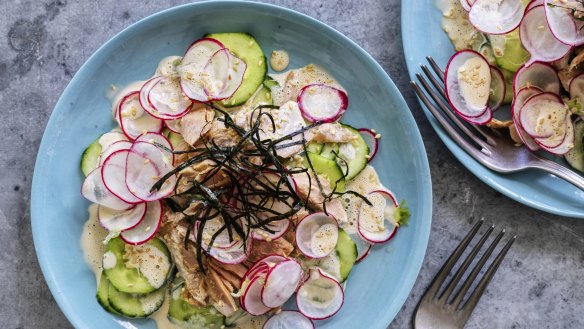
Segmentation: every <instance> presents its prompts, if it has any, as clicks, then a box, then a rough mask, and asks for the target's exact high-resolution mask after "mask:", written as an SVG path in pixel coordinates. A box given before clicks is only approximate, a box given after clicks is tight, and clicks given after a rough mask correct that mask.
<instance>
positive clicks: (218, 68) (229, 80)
mask: <svg viewBox="0 0 584 329" xmlns="http://www.w3.org/2000/svg"><path fill="white" fill-rule="evenodd" d="M246 69H247V65H246V64H245V62H244V61H243V60H241V59H240V58H238V57H235V56H234V55H233V54H231V53H230V52H229V50H227V49H220V50H218V51H217V52H215V54H213V56H211V58H210V59H209V62H208V63H207V65H205V79H203V88H204V90H205V93H206V94H207V98H208V100H222V99H225V98H229V97H231V96H232V95H233V94H234V93H235V92H236V91H237V89H238V88H239V86H240V85H241V83H242V82H243V75H244V74H245V70H246Z"/></svg>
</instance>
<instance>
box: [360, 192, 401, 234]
mask: <svg viewBox="0 0 584 329" xmlns="http://www.w3.org/2000/svg"><path fill="white" fill-rule="evenodd" d="M367 199H368V200H369V201H370V202H371V204H372V205H371V206H369V205H368V204H366V203H364V202H363V203H362V204H361V207H360V208H359V217H358V218H357V229H358V230H359V234H361V236H362V237H363V239H365V240H367V241H369V242H371V243H383V242H387V241H389V240H390V239H391V238H392V237H393V236H394V235H395V233H396V232H397V228H398V226H397V225H396V223H395V222H394V219H393V214H394V211H395V210H396V209H397V208H398V206H399V205H398V203H397V201H396V199H395V197H394V196H393V194H392V193H391V192H390V191H388V190H375V191H372V192H369V193H368V194H367Z"/></svg>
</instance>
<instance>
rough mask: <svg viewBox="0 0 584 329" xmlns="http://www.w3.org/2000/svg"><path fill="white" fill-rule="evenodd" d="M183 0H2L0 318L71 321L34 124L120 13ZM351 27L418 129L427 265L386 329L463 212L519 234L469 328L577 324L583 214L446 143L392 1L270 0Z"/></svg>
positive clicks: (458, 231) (459, 232)
mask: <svg viewBox="0 0 584 329" xmlns="http://www.w3.org/2000/svg"><path fill="white" fill-rule="evenodd" d="M184 2H188V1H179V0H172V1H156V0H150V1H137V0H127V1H115V0H101V1H88V0H84V1H73V0H56V1H53V0H40V1H33V0H2V1H0V17H1V18H0V113H1V114H2V119H1V120H0V129H1V131H2V135H1V136H2V138H3V142H2V143H0V173H1V174H0V186H2V187H3V188H2V189H0V328H9V329H16V328H49V329H52V328H69V327H70V324H69V323H68V321H67V319H66V318H65V317H64V316H63V314H62V313H61V311H60V310H59V308H58V307H57V305H56V304H55V302H54V300H53V298H52V296H51V294H50V292H49V290H48V288H47V286H46V283H45V281H44V279H43V276H42V274H41V272H40V268H39V266H38V263H37V259H36V256H35V253H34V246H33V243H32V236H31V228H30V213H29V195H30V182H31V178H32V172H33V166H34V161H35V156H36V151H37V148H38V145H39V143H40V140H41V136H42V133H43V129H44V127H45V124H46V122H47V120H48V118H49V115H50V114H51V111H52V108H53V106H54V105H55V103H56V101H57V99H58V97H59V95H60V94H61V92H62V91H63V89H64V88H65V86H66V85H67V83H68V82H69V80H70V79H71V77H72V76H73V74H74V73H75V72H76V71H77V70H78V69H79V67H80V66H81V65H82V64H83V62H84V61H85V60H87V58H88V57H89V56H90V55H91V54H92V53H93V52H94V51H95V50H96V49H97V48H98V47H99V46H100V45H101V44H102V43H104V42H105V41H106V40H108V39H109V38H111V37H112V36H114V35H115V34H116V33H117V32H119V31H120V30H122V29H123V28H124V27H126V26H128V25H129V24H131V23H133V22H135V21H137V20H139V19H141V18H143V17H145V16H147V15H150V14H152V13H154V12H157V11H159V10H161V9H165V8H168V7H171V6H174V5H177V4H180V3H184ZM270 2H273V3H276V4H279V5H282V6H285V7H289V8H292V9H295V10H298V11H300V12H303V13H306V14H308V15H311V16H313V17H316V18H317V19H320V20H322V21H323V22H325V23H327V24H329V25H331V26H333V27H334V28H336V29H338V30H339V31H341V32H342V33H344V34H346V35H347V36H349V37H350V38H351V39H353V40H354V41H355V42H357V43H358V44H359V45H361V46H362V47H363V48H365V50H367V51H368V52H369V53H371V54H372V55H373V57H374V58H376V59H377V61H379V62H380V63H381V65H382V66H383V68H384V69H385V70H386V71H387V72H388V73H389V75H390V76H391V77H392V78H393V80H394V81H395V82H396V83H397V85H398V87H399V88H400V90H401V91H402V92H403V94H404V96H405V98H406V100H407V102H408V104H409V105H410V107H411V109H412V111H413V113H414V115H415V117H416V120H417V122H418V124H419V127H420V129H421V132H422V135H423V137H424V142H425V145H426V149H427V150H428V156H429V160H430V165H431V170H432V177H433V178H432V180H433V186H434V191H433V192H434V205H433V207H434V219H433V224H432V232H431V236H430V243H429V246H428V251H427V253H426V258H425V260H424V265H423V267H422V270H421V273H420V275H419V277H418V279H417V282H416V284H415V287H414V289H413V291H412V293H411V296H410V297H409V299H408V300H407V302H406V304H405V305H404V307H403V308H402V310H401V311H400V313H399V314H398V316H397V318H396V319H395V321H394V322H393V323H392V324H391V326H390V328H410V327H411V317H412V313H413V310H414V308H415V305H416V303H417V301H418V300H419V298H420V296H421V295H422V294H423V291H424V289H425V287H426V286H427V285H428V284H429V282H430V281H431V279H432V277H433V276H434V275H435V273H436V272H437V270H438V269H439V268H440V266H441V264H442V263H443V262H444V261H445V260H446V258H447V257H448V255H449V253H450V252H451V251H452V250H453V249H454V246H455V245H456V244H457V242H458V241H459V240H460V239H461V238H462V237H463V235H464V234H465V232H466V231H467V230H468V228H469V227H470V225H471V224H470V223H471V222H473V221H475V220H477V219H478V218H481V217H484V218H485V219H486V221H487V222H489V223H495V224H497V225H498V226H499V227H507V228H508V229H510V230H512V231H513V232H515V233H516V234H517V235H518V236H519V239H518V240H517V242H516V244H515V246H514V247H513V248H512V249H511V252H510V255H509V257H508V259H507V260H505V261H504V263H503V265H502V267H501V269H500V271H499V272H498V274H497V275H496V277H495V279H494V282H493V283H492V284H491V286H490V287H489V288H488V289H487V293H486V295H485V296H484V297H483V298H482V300H481V301H480V303H479V305H478V307H477V309H476V311H475V314H474V315H473V316H472V318H471V320H470V322H469V324H468V326H467V328H509V329H511V328H513V329H518V328H584V303H583V302H582V301H583V300H584V284H583V280H584V220H573V219H567V218H559V217H557V216H552V215H548V214H545V213H542V212H538V211H535V210H532V209H530V208H527V207H525V206H523V205H521V204H518V203H516V202H514V201H512V200H509V199H507V198H505V197H503V196H502V195H500V194H499V193H497V192H495V191H494V190H492V189H490V188H489V187H488V186H487V185H485V184H483V183H482V182H480V181H479V180H478V179H477V178H475V177H474V176H473V175H471V174H470V173H469V172H468V171H467V170H466V169H465V168H464V167H463V166H461V164H459V163H458V162H457V160H456V159H455V158H454V157H453V156H452V155H451V154H450V153H449V152H448V151H447V150H446V149H445V147H444V146H443V144H442V142H441V141H440V140H439V139H438V137H437V136H436V134H435V133H434V132H433V130H432V129H431V127H430V126H429V124H428V123H427V121H426V119H425V117H424V116H423V114H422V112H421V108H420V106H419V105H418V103H417V102H416V99H415V97H414V95H413V93H412V92H411V90H410V89H409V86H408V77H407V72H406V69H405V65H404V60H403V54H402V48H401V47H402V46H401V45H402V43H401V39H400V24H399V22H400V19H399V17H400V16H399V15H400V5H399V1H397V0H355V1H350V0H345V1H311V0H302V1H294V0H274V1H270Z"/></svg>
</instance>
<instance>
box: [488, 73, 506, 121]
mask: <svg viewBox="0 0 584 329" xmlns="http://www.w3.org/2000/svg"><path fill="white" fill-rule="evenodd" d="M490 68H491V92H490V95H489V108H490V109H491V111H495V110H497V109H498V108H499V107H500V106H501V105H502V104H503V102H504V101H505V93H506V92H507V84H506V83H505V77H504V76H503V72H501V70H499V68H498V67H496V66H492V65H491V67H490Z"/></svg>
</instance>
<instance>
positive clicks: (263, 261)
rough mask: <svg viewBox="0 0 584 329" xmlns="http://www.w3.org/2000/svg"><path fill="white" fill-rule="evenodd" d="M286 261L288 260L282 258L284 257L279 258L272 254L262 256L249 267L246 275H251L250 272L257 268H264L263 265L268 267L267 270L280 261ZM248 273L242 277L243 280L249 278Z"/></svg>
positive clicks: (279, 256)
mask: <svg viewBox="0 0 584 329" xmlns="http://www.w3.org/2000/svg"><path fill="white" fill-rule="evenodd" d="M287 259H288V258H286V257H284V256H281V255H277V254H272V255H267V256H264V257H262V258H260V259H259V260H258V261H257V262H255V264H254V265H253V266H252V267H250V268H249V270H248V273H252V271H253V270H254V269H256V268H258V267H262V266H264V265H265V266H268V267H269V268H270V267H273V266H274V265H276V264H278V263H280V262H282V261H285V260H287ZM248 273H246V274H245V275H244V278H245V277H250V276H249V275H248ZM250 275H251V274H250Z"/></svg>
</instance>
